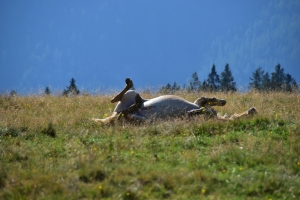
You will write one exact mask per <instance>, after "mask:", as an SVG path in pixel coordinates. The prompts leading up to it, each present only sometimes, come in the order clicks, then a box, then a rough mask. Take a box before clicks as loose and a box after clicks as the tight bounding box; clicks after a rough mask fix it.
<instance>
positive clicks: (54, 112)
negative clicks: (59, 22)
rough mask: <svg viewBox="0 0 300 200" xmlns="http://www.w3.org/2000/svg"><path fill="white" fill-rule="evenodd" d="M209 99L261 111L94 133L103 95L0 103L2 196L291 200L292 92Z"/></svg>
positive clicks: (298, 161)
mask: <svg viewBox="0 0 300 200" xmlns="http://www.w3.org/2000/svg"><path fill="white" fill-rule="evenodd" d="M145 95H146V94H145ZM180 95H181V96H184V97H185V98H187V99H189V100H193V99H195V96H194V94H180ZM206 96H212V94H206ZM217 96H218V97H220V98H225V99H227V101H228V104H227V105H226V106H225V107H224V108H219V109H218V110H220V112H222V113H225V112H228V113H230V114H233V112H234V111H235V112H238V111H243V110H245V109H247V108H248V107H251V106H255V107H256V108H257V109H258V111H259V114H258V115H257V116H255V117H254V118H248V119H241V120H237V121H233V122H217V121H213V120H209V121H204V120H203V119H202V118H199V119H195V120H192V121H185V120H183V121H181V120H175V121H172V122H159V123H156V124H142V125H139V126H135V125H130V124H122V123H120V124H116V125H114V126H104V127H101V126H99V125H98V124H96V123H94V122H92V121H91V120H90V119H91V118H93V117H103V116H104V115H109V114H110V111H111V110H112V109H113V106H114V105H112V104H110V103H109V98H108V97H102V96H93V97H92V96H78V97H73V98H65V97H53V96H49V97H44V96H30V97H14V98H8V97H1V98H0V113H1V114H0V116H1V117H0V199H101V198H103V199H298V198H299V197H300V178H299V175H300V122H299V121H300V117H299V111H300V110H299V109H300V108H299V102H300V98H299V95H296V94H256V93H247V94H231V95H230V94H223V93H220V94H217Z"/></svg>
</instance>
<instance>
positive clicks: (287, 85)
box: [284, 74, 298, 92]
mask: <svg viewBox="0 0 300 200" xmlns="http://www.w3.org/2000/svg"><path fill="white" fill-rule="evenodd" d="M297 90H298V84H297V82H296V80H295V79H294V78H293V77H292V75H290V74H286V75H285V80H284V91H287V92H293V91H297Z"/></svg>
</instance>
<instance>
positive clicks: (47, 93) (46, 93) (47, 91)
mask: <svg viewBox="0 0 300 200" xmlns="http://www.w3.org/2000/svg"><path fill="white" fill-rule="evenodd" d="M50 93H51V91H50V88H49V87H48V86H47V87H46V89H45V95H50Z"/></svg>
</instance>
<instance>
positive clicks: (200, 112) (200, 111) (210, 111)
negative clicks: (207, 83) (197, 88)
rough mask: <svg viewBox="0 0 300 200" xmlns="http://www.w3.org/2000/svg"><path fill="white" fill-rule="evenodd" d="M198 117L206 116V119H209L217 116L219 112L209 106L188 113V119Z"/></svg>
mask: <svg viewBox="0 0 300 200" xmlns="http://www.w3.org/2000/svg"><path fill="white" fill-rule="evenodd" d="M197 115H204V118H206V119H208V118H213V117H215V116H217V111H215V110H214V109H212V108H211V107H208V106H207V107H201V108H199V109H193V110H190V111H188V117H193V116H197Z"/></svg>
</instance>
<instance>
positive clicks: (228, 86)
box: [220, 64, 236, 92]
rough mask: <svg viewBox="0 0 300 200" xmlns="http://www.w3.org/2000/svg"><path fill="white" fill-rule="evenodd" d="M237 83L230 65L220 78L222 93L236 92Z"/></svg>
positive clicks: (226, 66)
mask: <svg viewBox="0 0 300 200" xmlns="http://www.w3.org/2000/svg"><path fill="white" fill-rule="evenodd" d="M235 85H236V83H235V82H234V78H233V76H232V73H231V70H230V67H229V64H226V65H225V69H224V71H223V72H222V73H221V78H220V87H221V91H223V92H228V91H233V92H235V91H236V86H235Z"/></svg>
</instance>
